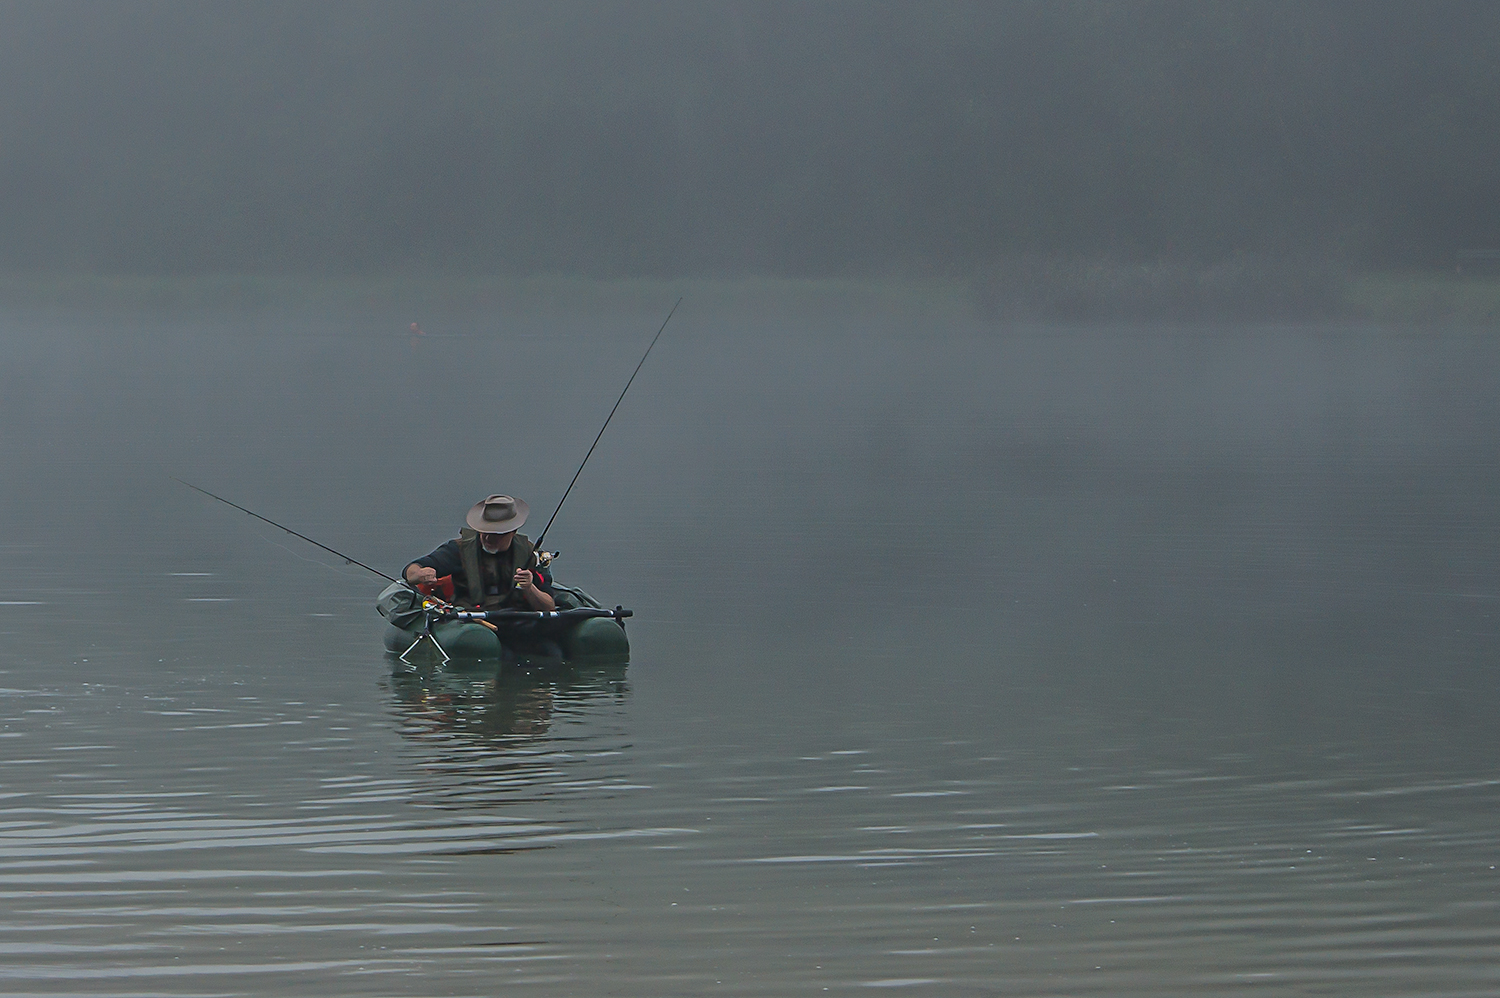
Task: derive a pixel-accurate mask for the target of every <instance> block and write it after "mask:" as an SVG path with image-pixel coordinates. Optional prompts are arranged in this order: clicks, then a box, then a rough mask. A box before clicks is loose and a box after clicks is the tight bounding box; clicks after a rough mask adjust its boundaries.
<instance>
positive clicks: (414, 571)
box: [406, 562, 437, 586]
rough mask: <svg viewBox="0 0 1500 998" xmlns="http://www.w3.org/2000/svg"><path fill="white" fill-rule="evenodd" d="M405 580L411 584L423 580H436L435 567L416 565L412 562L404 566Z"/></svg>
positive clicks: (419, 582) (417, 583)
mask: <svg viewBox="0 0 1500 998" xmlns="http://www.w3.org/2000/svg"><path fill="white" fill-rule="evenodd" d="M406 581H407V582H410V583H411V584H412V585H414V586H415V585H420V584H421V583H423V582H436V581H437V569H435V568H428V567H427V566H426V565H418V564H417V563H416V562H413V563H412V564H410V565H407V566H406Z"/></svg>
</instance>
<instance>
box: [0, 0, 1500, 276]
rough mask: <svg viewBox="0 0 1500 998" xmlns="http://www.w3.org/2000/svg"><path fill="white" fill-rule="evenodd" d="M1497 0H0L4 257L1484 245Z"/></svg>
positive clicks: (469, 258)
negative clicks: (503, 0)
mask: <svg viewBox="0 0 1500 998" xmlns="http://www.w3.org/2000/svg"><path fill="white" fill-rule="evenodd" d="M1497 95H1500V4H1496V3H1491V2H1447V3H1411V2H1381V0H1363V2H1360V3H1347V2H1343V0H1339V2H1330V3H1325V2H1316V0H1307V2H1288V3H1269V2H1227V0H1132V2H1107V0H1105V2H1069V0H1049V2H1040V3H1022V2H1016V3H999V2H980V3H941V2H928V3H905V2H903V3H876V2H869V0H864V2H854V3H849V2H826V3H776V2H768V0H749V2H705V0H689V2H680V3H679V2H654V3H653V2H628V3H579V4H556V3H550V2H548V3H518V4H507V5H503V6H502V5H498V4H492V3H462V2H454V3H442V4H437V3H411V2H374V0H365V2H358V3H343V2H319V3H311V2H308V3H207V2H190V3H182V2H165V3H164V2H134V3H97V2H94V3H79V2H71V0H47V2H43V3H33V2H10V3H6V4H5V5H3V6H0V267H3V268H4V269H8V270H53V271H94V272H111V273H140V274H158V273H203V272H211V271H258V272H318V273H353V272H379V271H388V270H393V269H430V270H436V271H449V272H476V271H484V272H502V273H528V272H537V271H567V272H577V273H585V274H601V275H687V274H735V273H758V274H782V275H809V276H814V275H828V274H852V273H862V274H871V273H875V274H880V273H947V272H957V271H964V270H966V269H968V268H972V267H974V266H979V265H983V264H984V263H985V261H989V260H993V259H1004V258H1007V257H1014V256H1017V255H1046V254H1053V255H1058V254H1061V255H1074V256H1079V257H1088V256H1108V257H1110V258H1114V259H1137V258H1139V259H1182V260H1194V261H1207V262H1212V261H1215V260H1222V259H1226V258H1232V257H1235V256H1237V255H1245V254H1260V255H1267V254H1271V255H1283V254H1301V255H1317V256H1326V257H1335V258H1339V259H1343V260H1347V261H1350V262H1353V263H1356V264H1363V265H1370V266H1430V265H1446V264H1449V263H1451V261H1452V259H1453V255H1454V253H1455V252H1456V251H1460V250H1464V249H1471V248H1487V247H1493V246H1496V245H1500V201H1497V199H1496V198H1495V196H1494V192H1495V191H1496V190H1497V189H1500V96H1497Z"/></svg>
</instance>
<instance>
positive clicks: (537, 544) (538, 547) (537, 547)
mask: <svg viewBox="0 0 1500 998" xmlns="http://www.w3.org/2000/svg"><path fill="white" fill-rule="evenodd" d="M681 304H682V299H681V298H678V299H677V301H676V303H675V304H673V306H672V310H671V311H670V312H668V313H667V317H666V318H665V319H663V320H662V321H661V329H658V330H657V331H656V335H655V336H653V337H651V345H650V346H648V347H646V352H645V353H643V354H641V362H640V363H639V364H637V365H635V370H634V371H632V372H631V373H630V380H629V381H627V382H625V387H624V389H623V390H622V391H621V392H620V397H619V398H617V399H615V407H614V409H611V410H609V415H608V416H606V417H605V418H604V425H603V426H601V427H599V435H598V436H596V437H594V442H593V443H592V444H590V445H589V452H588V453H587V454H585V455H583V464H580V465H579V466H578V470H577V471H575V472H573V480H572V481H571V482H569V483H568V487H567V488H566V489H564V490H563V494H562V498H561V499H559V500H557V509H554V510H553V511H552V515H551V516H550V517H548V519H547V525H546V526H545V527H543V528H542V532H541V533H540V534H538V535H537V539H536V540H535V541H534V542H533V543H532V545H531V546H532V549H533V552H534V553H535V554H536V558H537V562H538V564H546V562H544V561H542V559H543V558H544V557H546V555H545V553H544V552H543V551H542V539H543V538H544V537H546V536H547V531H549V530H551V529H552V521H553V520H555V519H557V514H558V513H560V512H561V511H562V507H563V503H565V502H567V501H568V493H569V492H572V491H573V486H574V485H576V484H577V483H578V476H579V475H581V474H583V465H584V464H588V463H589V458H590V457H593V455H594V448H595V447H598V446H599V441H600V440H601V439H602V438H603V437H604V431H605V430H607V429H609V421H610V420H611V419H614V418H615V410H616V409H619V408H620V403H621V402H623V401H625V393H626V392H628V391H630V386H631V385H632V384H634V382H635V376H636V375H637V374H640V373H641V368H642V367H643V366H645V363H646V358H647V357H649V356H651V347H654V346H656V341H657V340H659V339H661V334H662V333H663V332H664V331H665V330H666V328H667V323H669V322H671V321H672V314H673V313H674V312H676V311H677V306H678V305H681ZM183 484H187V483H186V482H184V483H183ZM247 512H248V510H247ZM320 546H321V545H320ZM548 560H550V559H548Z"/></svg>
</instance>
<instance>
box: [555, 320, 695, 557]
mask: <svg viewBox="0 0 1500 998" xmlns="http://www.w3.org/2000/svg"><path fill="white" fill-rule="evenodd" d="M681 304H682V299H681V298H678V299H677V301H675V302H673V303H672V308H671V309H670V310H669V311H668V312H667V317H666V318H665V319H663V320H662V321H661V328H660V329H658V330H657V331H656V335H655V336H653V337H651V343H650V344H649V345H648V346H647V347H646V352H645V353H643V354H641V359H640V362H639V363H638V364H636V365H635V370H634V371H631V372H630V379H629V380H628V381H626V382H625V387H624V388H622V389H621V390H620V397H619V398H617V399H615V404H614V407H613V408H611V409H610V410H609V415H608V416H606V417H604V425H603V426H601V427H599V432H598V434H596V435H595V437H594V442H593V443H591V444H589V450H588V453H587V454H585V455H583V461H582V462H581V463H580V464H579V465H578V470H577V471H575V472H573V479H572V481H570V482H568V487H567V488H566V489H564V490H563V494H562V498H561V499H559V500H557V508H556V509H554V510H553V511H552V515H551V516H549V517H548V518H547V523H546V525H545V526H544V527H542V532H541V533H540V534H538V535H537V538H536V540H535V541H533V542H532V545H531V546H532V557H531V563H530V564H528V565H527V569H528V570H530V569H533V568H545V567H546V566H547V565H549V564H550V563H551V562H552V559H553V558H555V557H557V554H556V552H553V553H551V554H549V553H548V552H547V551H545V550H543V548H542V542H543V541H544V540H546V538H547V531H549V530H551V529H552V522H553V521H554V520H556V519H557V514H558V513H560V512H562V508H563V503H565V502H567V501H568V494H569V493H571V492H572V491H573V486H574V485H577V484H578V476H579V475H581V474H583V469H584V466H585V465H587V464H588V463H589V458H591V457H593V456H594V448H595V447H598V446H599V441H600V440H602V439H603V438H604V431H605V430H607V429H609V423H610V420H612V419H614V418H615V413H616V412H617V411H619V408H620V403H621V402H624V401H625V393H626V392H628V391H630V386H631V385H633V384H635V376H636V375H637V374H640V373H641V368H642V367H644V366H645V365H646V358H647V357H649V356H651V350H652V348H653V347H655V346H656V341H657V340H659V339H661V334H662V333H664V332H666V329H667V323H669V322H671V321H672V316H673V315H674V314H675V313H676V311H677V306H678V305H681Z"/></svg>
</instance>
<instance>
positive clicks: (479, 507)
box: [464, 495, 531, 534]
mask: <svg viewBox="0 0 1500 998" xmlns="http://www.w3.org/2000/svg"><path fill="white" fill-rule="evenodd" d="M530 512H531V507H530V506H528V505H526V503H525V502H524V501H523V500H520V499H517V498H516V497H515V496H499V495H496V496H486V497H485V498H483V499H481V500H479V501H478V502H476V503H475V504H474V507H473V508H472V509H470V510H469V515H468V516H466V517H464V522H465V523H467V524H468V525H469V526H471V527H473V528H474V529H475V530H477V531H479V532H480V533H481V534H504V533H508V532H510V531H512V530H515V529H516V528H517V527H519V526H520V525H521V524H523V523H525V522H526V514H528V513H530Z"/></svg>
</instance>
